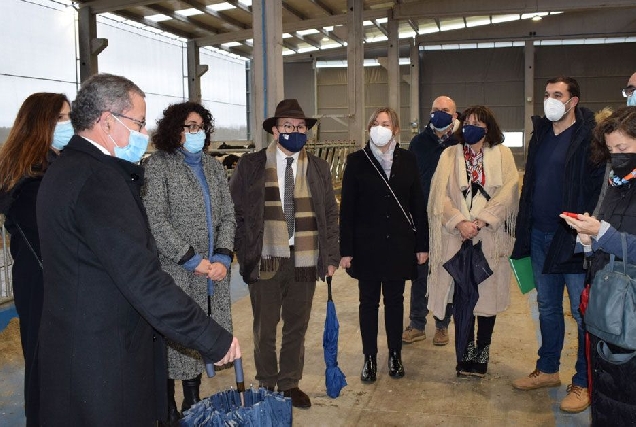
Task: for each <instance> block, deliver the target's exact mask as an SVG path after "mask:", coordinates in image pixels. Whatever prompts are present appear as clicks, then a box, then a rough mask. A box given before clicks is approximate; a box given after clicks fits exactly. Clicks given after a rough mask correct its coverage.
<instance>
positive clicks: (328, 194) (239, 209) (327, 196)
mask: <svg viewBox="0 0 636 427" xmlns="http://www.w3.org/2000/svg"><path fill="white" fill-rule="evenodd" d="M316 121H317V120H316V119H314V118H310V117H305V113H304V112H303V110H302V108H301V107H300V105H299V104H298V101H297V100H295V99H285V100H283V101H281V102H280V103H279V104H278V106H277V107H276V112H275V114H274V117H270V118H268V119H267V120H265V121H264V122H263V129H264V130H265V131H266V132H268V133H270V134H272V135H273V136H274V141H273V142H272V143H270V144H269V145H268V146H267V147H266V148H264V149H262V150H260V151H258V152H256V153H251V154H246V155H244V156H243V157H242V158H241V160H240V161H239V163H238V165H237V166H236V169H235V171H234V173H233V174H232V179H231V180H230V191H231V193H232V199H233V200H234V209H235V212H236V241H235V245H234V247H235V250H236V255H237V258H238V262H239V264H240V272H241V276H242V277H243V280H245V282H246V283H247V284H248V286H249V290H250V300H251V302H252V312H253V314H254V359H255V364H256V379H257V380H258V381H259V383H260V386H262V387H266V388H268V389H270V390H273V389H274V387H276V386H278V390H279V391H282V392H283V393H284V394H285V396H288V397H291V399H292V404H293V405H294V406H296V407H299V408H308V407H310V406H311V401H310V400H309V396H307V395H306V394H305V393H304V392H303V391H302V390H300V388H299V387H298V383H299V382H300V379H301V378H302V372H303V365H304V353H305V346H304V342H305V332H306V331H307V325H308V324H309V316H310V313H311V305H312V300H313V296H314V291H315V289H316V280H317V279H318V278H320V279H324V277H325V276H332V275H333V273H334V272H335V271H336V268H337V265H338V263H339V261H340V254H339V247H338V206H337V204H336V198H335V195H334V191H333V185H332V183H331V173H330V168H329V164H328V163H327V162H326V161H324V160H322V159H320V158H318V157H316V156H314V155H312V154H311V153H309V152H307V150H306V149H305V148H304V146H305V143H306V142H307V131H308V130H309V129H311V128H312V127H313V126H314V125H315V124H316ZM281 318H282V320H283V336H282V345H281V350H280V357H277V352H276V328H277V325H278V323H279V322H280V320H281Z"/></svg>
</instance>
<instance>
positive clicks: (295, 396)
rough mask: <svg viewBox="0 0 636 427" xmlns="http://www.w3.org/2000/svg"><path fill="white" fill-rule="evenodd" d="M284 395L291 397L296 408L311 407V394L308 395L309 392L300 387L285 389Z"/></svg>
mask: <svg viewBox="0 0 636 427" xmlns="http://www.w3.org/2000/svg"><path fill="white" fill-rule="evenodd" d="M279 391H280V390H279ZM283 395H284V396H285V397H291V401H292V406H294V407H296V408H309V407H311V400H309V396H307V394H306V393H305V392H304V391H302V390H301V389H299V388H298V387H294V388H290V389H289V390H283Z"/></svg>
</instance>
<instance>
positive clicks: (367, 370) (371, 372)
mask: <svg viewBox="0 0 636 427" xmlns="http://www.w3.org/2000/svg"><path fill="white" fill-rule="evenodd" d="M377 372H378V364H377V362H376V358H375V354H373V355H371V354H365V355H364V365H363V366H362V373H361V374H360V379H361V380H362V382H363V383H372V382H375V378H376V375H377Z"/></svg>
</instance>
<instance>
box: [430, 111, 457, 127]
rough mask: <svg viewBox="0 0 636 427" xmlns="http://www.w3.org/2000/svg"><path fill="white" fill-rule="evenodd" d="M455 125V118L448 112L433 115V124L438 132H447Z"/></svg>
mask: <svg viewBox="0 0 636 427" xmlns="http://www.w3.org/2000/svg"><path fill="white" fill-rule="evenodd" d="M451 123H453V116H452V115H451V114H448V113H447V112H446V111H442V110H437V111H433V112H432V113H431V124H432V125H433V127H434V128H435V130H436V131H439V132H441V131H444V130H446V129H447V128H448V127H449V126H450V125H451Z"/></svg>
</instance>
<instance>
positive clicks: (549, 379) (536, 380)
mask: <svg viewBox="0 0 636 427" xmlns="http://www.w3.org/2000/svg"><path fill="white" fill-rule="evenodd" d="M560 385H561V380H560V379H559V373H558V372H555V373H554V374H546V373H545V372H541V371H540V370H538V369H535V370H534V371H532V372H531V373H530V375H528V376H527V377H523V378H518V379H516V380H514V381H513V382H512V386H513V387H514V388H516V389H517V390H535V389H537V388H543V387H558V386H560Z"/></svg>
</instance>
